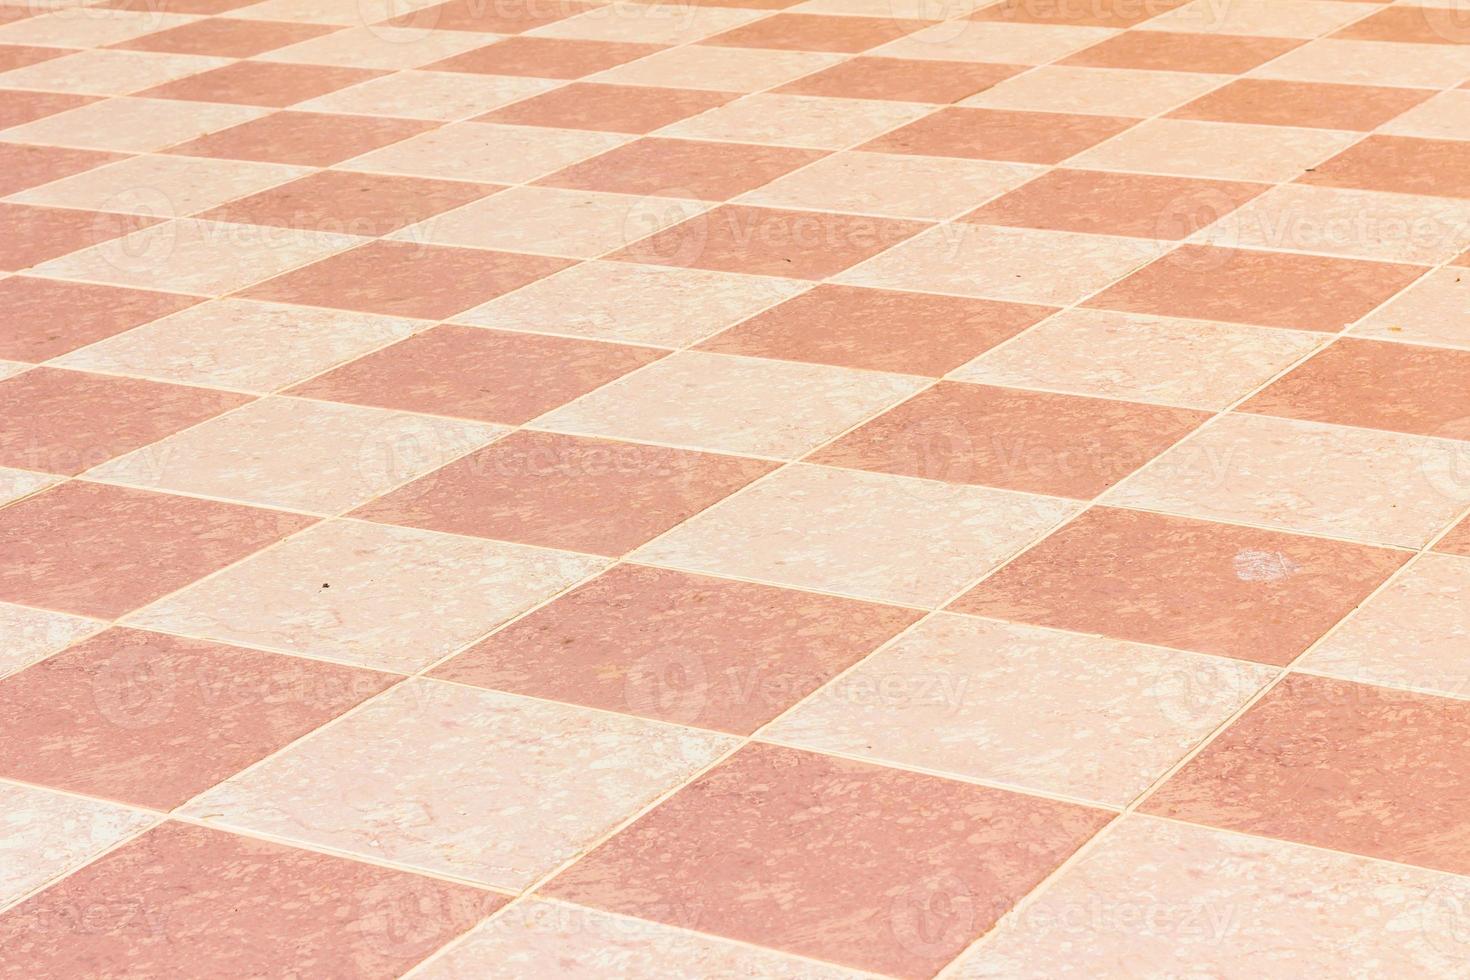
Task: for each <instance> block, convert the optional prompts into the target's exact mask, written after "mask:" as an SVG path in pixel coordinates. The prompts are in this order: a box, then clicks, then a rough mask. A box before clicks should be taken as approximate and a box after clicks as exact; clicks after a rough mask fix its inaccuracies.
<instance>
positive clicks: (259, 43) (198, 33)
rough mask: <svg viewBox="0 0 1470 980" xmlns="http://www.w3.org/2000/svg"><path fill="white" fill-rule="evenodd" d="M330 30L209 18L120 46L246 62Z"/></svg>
mask: <svg viewBox="0 0 1470 980" xmlns="http://www.w3.org/2000/svg"><path fill="white" fill-rule="evenodd" d="M332 30H333V28H331V27H327V26H324V25H318V24H291V23H286V22H277V21H262V20H235V19H233V18H229V17H211V18H206V19H204V20H195V21H191V22H189V23H187V24H180V25H179V26H178V27H170V28H168V29H167V30H162V31H159V32H157V33H156V34H147V35H144V36H143V37H139V38H134V39H133V40H130V41H125V42H123V43H122V44H121V45H119V46H120V47H124V48H130V49H133V50H136V51H177V52H179V53H181V54H204V55H217V56H220V57H224V58H249V57H252V56H254V55H258V54H264V53H265V52H267V51H272V50H274V49H276V48H280V47H285V46H286V45H288V44H295V43H297V42H299V41H305V40H307V39H309V38H313V37H317V36H319V35H322V34H330V33H331V32H332Z"/></svg>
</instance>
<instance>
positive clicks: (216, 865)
mask: <svg viewBox="0 0 1470 980" xmlns="http://www.w3.org/2000/svg"><path fill="white" fill-rule="evenodd" d="M505 901H506V899H505V898H503V897H501V896H499V895H494V894H492V893H490V892H483V891H480V890H479V889H477V888H471V887H469V886H468V885H459V884H454V883H452V882H447V881H440V880H439V879H436V878H424V877H420V876H419V875H414V874H409V873H407V872H404V871H397V870H394V869H391V868H382V867H378V866H377V865H372V864H362V863H360V862H357V861H349V860H347V859H346V858H339V857H334V856H332V855H329V854H319V853H317V852H315V851H303V850H298V849H296V848H293V847H287V846H285V845H284V844H276V843H273V842H271V841H263V840H256V839H254V838H250V837H239V836H236V835H234V834H227V833H223V832H221V831H218V830H211V829H209V828H206V827H196V826H190V825H187V824H180V823H165V824H163V825H162V826H159V827H156V828H154V829H153V830H150V831H149V832H148V833H146V834H144V835H143V836H142V837H140V838H138V839H137V840H135V841H131V842H130V843H128V844H125V845H124V846H123V847H121V848H119V849H118V850H116V851H114V852H112V853H111V854H108V855H106V856H105V857H103V858H102V859H100V860H98V861H96V862H95V863H93V864H90V865H88V866H87V867H85V868H83V869H81V870H80V871H78V872H76V873H74V874H72V875H70V876H68V877H67V878H65V879H63V880H62V881H61V882H59V883H57V884H55V885H53V886H52V887H51V888H49V889H47V890H46V891H44V892H41V893H40V894H39V895H36V896H34V897H32V898H30V899H28V900H27V901H25V902H23V903H22V904H20V905H17V906H16V907H15V908H13V909H11V910H10V911H8V912H6V913H4V914H3V915H0V946H3V947H4V949H5V958H6V963H5V965H4V968H5V969H6V970H7V973H8V974H9V975H10V976H14V977H24V976H29V977H65V976H74V977H81V976H92V977H104V976H106V977H124V976H129V977H177V976H185V975H195V976H211V977H286V976H309V975H314V976H329V975H331V974H333V973H338V974H343V973H345V974H348V975H351V976H352V977H354V978H362V980H388V978H390V977H397V976H399V975H401V974H402V973H403V972H404V971H406V970H408V969H409V968H410V967H412V966H413V965H415V964H416V963H418V962H419V961H420V960H423V959H424V958H425V957H427V956H428V955H429V954H430V953H433V952H434V951H435V950H436V949H438V948H439V947H441V946H443V945H444V944H445V943H447V942H449V941H450V940H451V939H454V938H455V937H456V936H458V935H459V934H461V933H463V932H466V931H467V930H468V929H469V928H470V927H471V926H473V925H474V924H475V923H476V922H478V921H479V920H480V919H482V918H484V917H485V916H487V915H489V914H490V913H491V912H493V911H495V910H496V909H497V908H499V907H500V906H501V905H504V904H505ZM83 916H85V918H82V917H83Z"/></svg>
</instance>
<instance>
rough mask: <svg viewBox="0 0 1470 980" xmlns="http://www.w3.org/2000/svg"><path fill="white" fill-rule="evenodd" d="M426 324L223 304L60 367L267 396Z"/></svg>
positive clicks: (204, 306)
mask: <svg viewBox="0 0 1470 980" xmlns="http://www.w3.org/2000/svg"><path fill="white" fill-rule="evenodd" d="M424 326H427V322H426V321H422V320H405V319H402V318H400V317H390V316H379V315H377V314H373V313H352V312H349V311H346V310H323V309H314V308H311V307H305V306H285V305H282V304H278V303H258V302H255V301H253V300H243V299H221V300H214V301H212V302H208V303H201V304H200V305H198V306H193V307H190V308H189V309H187V310H183V311H181V312H179V313H175V314H173V315H172V316H166V317H163V318H162V319H159V320H154V321H153V322H152V323H148V324H144V325H143V326H141V327H135V328H134V329H132V330H129V331H127V332H125V333H121V334H118V335H116V336H114V337H109V338H107V339H106V340H103V341H99V342H98V343H95V344H92V345H91V346H90V347H83V348H82V349H81V350H77V351H73V352H72V353H70V354H67V355H64V356H63V357H60V358H58V359H56V360H55V361H54V362H53V363H55V364H57V365H58V366H65V367H71V368H77V369H80V370H88V371H102V372H109V373H114V374H132V375H138V376H141V377H145V378H155V379H157V380H159V381H177V382H181V383H183V384H197V385H212V386H218V387H223V388H238V389H243V390H245V391H258V392H269V391H276V390H278V389H281V388H284V387H286V386H287V385H289V384H291V383H293V382H296V381H300V380H303V379H305V378H308V377H310V376H312V375H314V374H318V373H320V372H322V371H324V370H326V369H327V368H329V367H331V366H332V365H334V364H338V363H341V362H342V361H346V360H349V359H351V358H353V357H355V356H357V355H359V354H366V353H367V352H368V351H371V350H374V349H376V348H378V347H382V346H385V345H387V344H389V343H391V342H392V341H395V340H401V339H403V338H404V337H407V336H408V335H409V334H411V333H413V332H414V331H416V330H419V329H421V328H422V327H424Z"/></svg>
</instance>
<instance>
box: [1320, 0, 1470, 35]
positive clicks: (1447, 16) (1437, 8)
mask: <svg viewBox="0 0 1470 980" xmlns="http://www.w3.org/2000/svg"><path fill="white" fill-rule="evenodd" d="M1332 36H1333V37H1337V38H1349V39H1352V40H1355V41H1398V42H1403V43H1409V44H1470V17H1467V16H1466V13H1465V8H1464V7H1463V6H1461V5H1459V4H1458V3H1457V0H1432V2H1430V3H1426V4H1425V5H1424V6H1420V5H1418V4H1413V5H1405V6H1401V7H1385V8H1384V9H1383V10H1380V11H1378V12H1377V13H1376V14H1373V15H1372V16H1369V17H1365V18H1364V19H1363V20H1360V21H1357V22H1355V23H1352V24H1349V25H1348V26H1347V27H1344V28H1343V29H1342V30H1340V31H1338V32H1337V33H1336V34H1333V35H1332Z"/></svg>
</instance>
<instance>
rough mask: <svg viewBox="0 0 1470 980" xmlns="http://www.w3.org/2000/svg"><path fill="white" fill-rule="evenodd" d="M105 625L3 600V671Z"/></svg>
mask: <svg viewBox="0 0 1470 980" xmlns="http://www.w3.org/2000/svg"><path fill="white" fill-rule="evenodd" d="M7 503H8V501H7ZM102 627H103V624H102V623H100V622H97V621H95V620H91V619H82V618H80V617H78V616H65V615H62V614H61V613H54V612H47V611H46V610H44V609H28V608H26V607H25V606H14V605H11V604H10V603H8V602H0V630H3V631H4V635H5V652H4V654H3V655H0V675H4V674H9V673H12V672H14V671H17V670H20V669H21V668H22V667H28V666H30V665H31V664H33V663H35V662H36V661H38V660H41V659H43V658H45V657H49V656H51V654H53V653H55V652H57V651H58V650H61V649H63V648H65V647H68V646H71V645H72V644H73V643H75V642H76V641H77V640H80V639H82V638H83V637H85V636H88V635H89V634H92V633H95V632H97V631H98V630H100V629H102ZM3 900H4V899H0V901H3Z"/></svg>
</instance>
